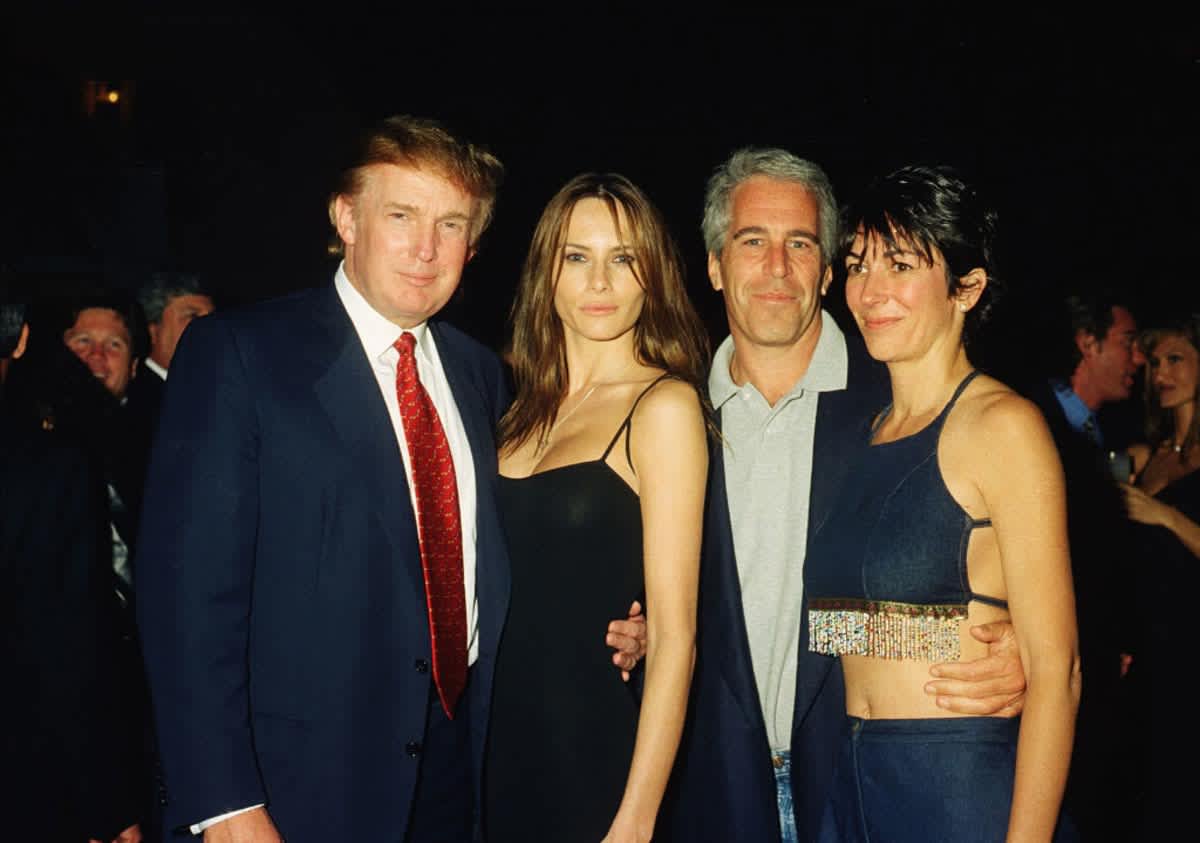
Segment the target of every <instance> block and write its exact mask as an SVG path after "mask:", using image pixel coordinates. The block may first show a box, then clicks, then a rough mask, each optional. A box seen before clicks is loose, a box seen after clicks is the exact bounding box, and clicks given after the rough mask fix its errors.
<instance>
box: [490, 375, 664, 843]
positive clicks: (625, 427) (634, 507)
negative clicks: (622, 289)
mask: <svg viewBox="0 0 1200 843" xmlns="http://www.w3.org/2000/svg"><path fill="white" fill-rule="evenodd" d="M659 380H661V378H660V379H659ZM656 383H658V381H655V384H656ZM653 386H654V384H651V385H650V386H649V387H647V388H646V390H644V391H643V392H642V393H641V395H639V396H638V399H637V401H635V402H634V404H633V407H632V408H630V411H629V415H628V416H626V418H625V421H624V422H623V423H622V424H621V426H620V427H619V428H618V429H617V432H616V435H615V436H613V438H612V441H611V442H609V445H608V447H607V448H606V449H605V451H604V454H602V455H601V457H600V458H599V459H597V460H593V461H591V462H584V463H575V464H573V465H565V466H562V467H560V468H555V469H550V470H548V471H544V472H541V473H538V474H534V475H531V476H529V477H523V478H507V477H501V478H500V506H501V512H502V513H503V516H504V526H505V533H506V535H507V537H508V550H509V558H510V559H511V560H512V597H511V600H510V604H509V610H508V618H507V620H506V621H505V625H504V635H503V638H502V639H501V642H500V650H499V654H498V656H497V659H496V676H495V681H494V685H493V697H492V709H491V718H490V727H489V738H488V750H487V755H486V759H485V764H484V824H485V835H486V839H487V840H488V841H492V842H493V843H504V841H516V840H521V841H554V842H555V843H599V841H600V839H601V838H603V837H604V835H605V833H606V832H607V831H608V829H609V826H610V825H611V824H612V821H613V818H614V817H615V816H616V813H617V808H618V807H619V805H620V803H621V796H622V794H623V793H624V790H625V780H626V778H627V777H628V775H629V764H630V760H631V759H632V757H633V744H634V739H635V737H636V734H637V718H638V704H637V700H636V699H635V697H634V695H633V693H632V690H631V689H630V688H629V687H628V686H627V685H626V684H625V683H624V682H623V681H622V680H621V674H620V671H618V670H617V668H616V667H614V666H613V663H612V650H611V649H610V648H609V647H608V645H607V644H605V642H604V636H605V631H606V630H607V628H608V624H609V622H610V621H611V620H613V619H614V618H623V617H625V616H626V615H627V614H628V613H629V604H630V603H631V602H632V601H633V600H635V599H643V598H642V594H643V582H642V517H641V507H640V503H639V501H638V497H637V495H636V494H634V492H633V490H632V489H630V488H629V486H628V484H626V483H625V481H624V480H622V479H621V478H620V476H618V475H617V474H616V473H615V472H613V470H612V469H611V468H609V467H608V465H607V464H606V462H605V460H606V459H607V457H608V455H609V452H611V451H612V449H613V447H614V446H615V445H616V444H617V442H618V441H620V439H621V437H622V435H624V434H628V432H629V427H630V419H631V418H632V417H633V409H634V408H636V407H637V403H638V401H640V400H641V398H642V396H644V395H645V394H646V392H648V391H649V390H650V389H651V388H653ZM625 448H626V458H627V459H628V456H629V444H628V436H626V445H625Z"/></svg>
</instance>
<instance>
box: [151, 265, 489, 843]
mask: <svg viewBox="0 0 1200 843" xmlns="http://www.w3.org/2000/svg"><path fill="white" fill-rule="evenodd" d="M430 329H431V330H432V331H433V332H434V337H435V340H436V342H437V347H438V353H439V356H440V357H441V359H442V363H443V365H444V368H445V372H446V378H447V380H448V381H449V384H450V389H451V392H452V393H453V395H454V400H455V403H456V405H457V407H458V409H459V412H460V413H461V415H462V420H463V423H464V426H465V428H466V432H467V437H468V439H469V441H470V446H471V452H472V457H473V460H474V466H475V480H476V486H477V519H478V520H477V524H476V530H477V532H476V535H477V560H476V574H477V579H476V594H477V597H478V601H479V602H478V606H479V613H478V618H479V632H478V636H479V639H478V640H479V658H478V661H477V662H476V664H475V666H474V668H473V671H472V675H471V682H470V686H469V688H468V698H467V699H466V700H464V702H465V703H466V705H467V711H469V712H470V717H471V731H472V749H473V753H472V754H473V758H472V759H469V760H470V761H471V762H472V763H473V764H474V769H475V770H476V771H478V770H480V769H481V764H480V758H481V755H482V752H483V745H484V737H485V735H484V727H485V725H486V722H487V714H488V700H489V696H490V690H491V680H492V671H493V667H494V663H495V653H496V647H497V643H498V641H499V637H500V628H501V625H502V622H503V617H504V614H505V611H506V609H507V604H508V588H509V573H508V558H507V555H506V551H505V549H504V542H503V537H502V532H501V527H500V523H499V518H498V514H497V511H496V502H495V488H496V476H497V472H496V452H495V444H494V436H493V430H494V428H495V422H496V420H497V418H498V416H499V414H500V412H501V411H502V410H503V409H504V407H505V405H506V401H507V389H506V387H505V382H504V379H503V377H502V370H501V367H500V363H499V361H498V360H497V359H496V357H495V356H494V355H493V354H491V353H490V352H489V351H487V350H486V349H484V348H483V347H482V346H480V345H478V344H477V343H475V342H474V341H472V340H470V339H468V338H467V337H466V336H465V335H463V334H461V333H460V332H458V331H456V330H454V329H453V328H450V327H448V326H446V325H441V324H432V323H431V325H430ZM146 498H147V503H146V508H145V512H144V517H143V529H142V538H141V545H140V553H141V557H140V559H139V565H138V582H137V587H138V592H139V600H138V607H139V620H140V624H141V630H142V636H143V641H144V644H145V658H146V667H147V672H148V675H149V680H150V685H151V689H152V694H153V698H154V708H155V712H156V719H157V724H158V730H159V739H160V743H161V753H162V760H163V766H164V768H165V770H164V771H165V777H166V786H167V791H168V801H169V804H168V806H167V809H166V820H167V823H168V825H169V826H170V827H179V826H186V825H189V824H191V823H196V822H199V821H201V820H204V819H207V818H210V817H214V816H217V815H220V814H222V813H224V812H227V811H231V810H236V809H238V808H243V807H247V806H250V805H253V804H256V803H266V805H267V809H268V810H269V812H270V814H271V816H272V818H273V819H274V821H275V823H276V825H277V826H278V827H279V829H280V832H281V833H282V834H283V835H284V836H286V837H287V839H288V840H289V841H305V840H314V841H316V840H321V841H325V840H400V839H403V837H404V834H405V829H406V828H407V825H408V821H409V814H410V808H411V803H412V797H413V793H414V786H415V783H416V778H417V769H418V766H419V758H420V750H421V742H422V739H423V735H424V730H425V721H426V710H427V704H428V701H429V698H430V681H431V672H430V671H429V668H428V663H429V660H430V643H429V627H428V621H427V616H426V608H425V605H426V604H425V591H424V585H423V579H422V574H421V562H420V555H419V549H418V544H417V528H416V523H415V520H414V517H413V512H412V505H411V499H410V495H409V490H408V486H407V482H406V479H405V473H404V467H403V463H402V460H401V455H400V451H399V445H398V443H397V441H396V435H395V432H394V430H393V427H392V423H391V420H390V418H389V416H388V412H387V408H386V405H385V404H384V401H383V398H382V396H381V395H380V392H379V386H378V382H377V381H376V379H375V375H374V374H373V372H372V370H371V367H370V364H369V363H368V360H367V357H366V355H365V354H364V353H363V348H362V344H361V342H360V340H359V338H358V335H357V334H356V333H355V330H354V327H353V325H352V323H351V321H350V318H349V316H348V315H347V313H346V311H345V309H344V307H343V306H342V304H341V301H340V299H339V298H338V295H337V292H336V290H335V288H334V287H333V285H329V286H327V287H324V288H321V289H317V290H311V291H307V292H303V293H299V294H296V295H293V296H291V297H288V298H284V299H280V300H278V301H274V302H269V303H266V304H263V305H259V306H256V307H252V308H247V309H244V310H240V311H231V312H220V313H217V314H215V315H213V316H210V317H208V318H205V319H202V320H197V321H196V323H195V324H193V325H192V326H191V327H189V329H188V331H187V333H186V335H185V336H184V338H183V341H182V343H181V344H180V347H179V350H178V353H177V354H176V356H175V358H174V361H173V363H172V366H171V378H170V381H169V382H168V384H167V390H166V398H165V402H164V405H163V409H162V417H161V421H160V426H159V433H158V438H157V441H156V443H155V447H154V453H153V457H152V459H151V466H150V471H149V476H148V486H147V495H146ZM460 705H461V703H460ZM463 761H464V763H466V762H467V761H468V759H463ZM476 778H478V772H476Z"/></svg>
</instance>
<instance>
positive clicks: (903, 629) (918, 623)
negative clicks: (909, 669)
mask: <svg viewBox="0 0 1200 843" xmlns="http://www.w3.org/2000/svg"><path fill="white" fill-rule="evenodd" d="M966 616H967V607H966V606H958V605H953V604H943V605H930V604H918V603H894V602H891V601H886V600H862V599H842V598H817V599H814V600H810V601H809V611H808V636H809V638H808V642H809V643H808V648H809V649H810V650H812V651H813V652H815V653H825V654H826V655H830V656H842V655H845V656H874V657H876V658H880V659H914V660H916V661H925V662H949V661H957V660H958V654H959V637H958V636H959V625H960V624H961V622H962V619H963V618H965V617H966Z"/></svg>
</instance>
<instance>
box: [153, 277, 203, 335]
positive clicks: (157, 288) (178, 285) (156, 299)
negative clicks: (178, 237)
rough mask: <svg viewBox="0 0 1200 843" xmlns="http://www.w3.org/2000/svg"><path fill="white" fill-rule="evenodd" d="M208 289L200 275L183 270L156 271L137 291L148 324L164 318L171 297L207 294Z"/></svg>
mask: <svg viewBox="0 0 1200 843" xmlns="http://www.w3.org/2000/svg"><path fill="white" fill-rule="evenodd" d="M208 294H209V293H208V290H207V289H205V287H204V285H203V284H201V283H200V276H198V275H189V274H185V273H181V272H156V273H154V274H153V275H151V276H150V280H149V281H147V282H146V283H145V284H143V285H142V286H141V288H140V289H139V290H138V292H137V300H138V304H140V305H141V306H142V315H144V316H145V317H146V322H147V324H155V323H157V322H160V321H161V320H162V315H163V311H164V310H166V308H167V305H168V304H170V303H171V299H177V298H179V297H180V296H207V295H208Z"/></svg>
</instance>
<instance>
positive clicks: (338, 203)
mask: <svg viewBox="0 0 1200 843" xmlns="http://www.w3.org/2000/svg"><path fill="white" fill-rule="evenodd" d="M333 220H334V225H335V226H336V228H337V233H338V237H340V238H342V242H343V243H345V244H346V245H347V246H353V245H354V234H355V225H354V222H355V220H354V203H353V202H352V201H351V200H350V198H349V197H347V196H345V195H343V194H339V195H338V196H337V197H335V198H334V200H333Z"/></svg>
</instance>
